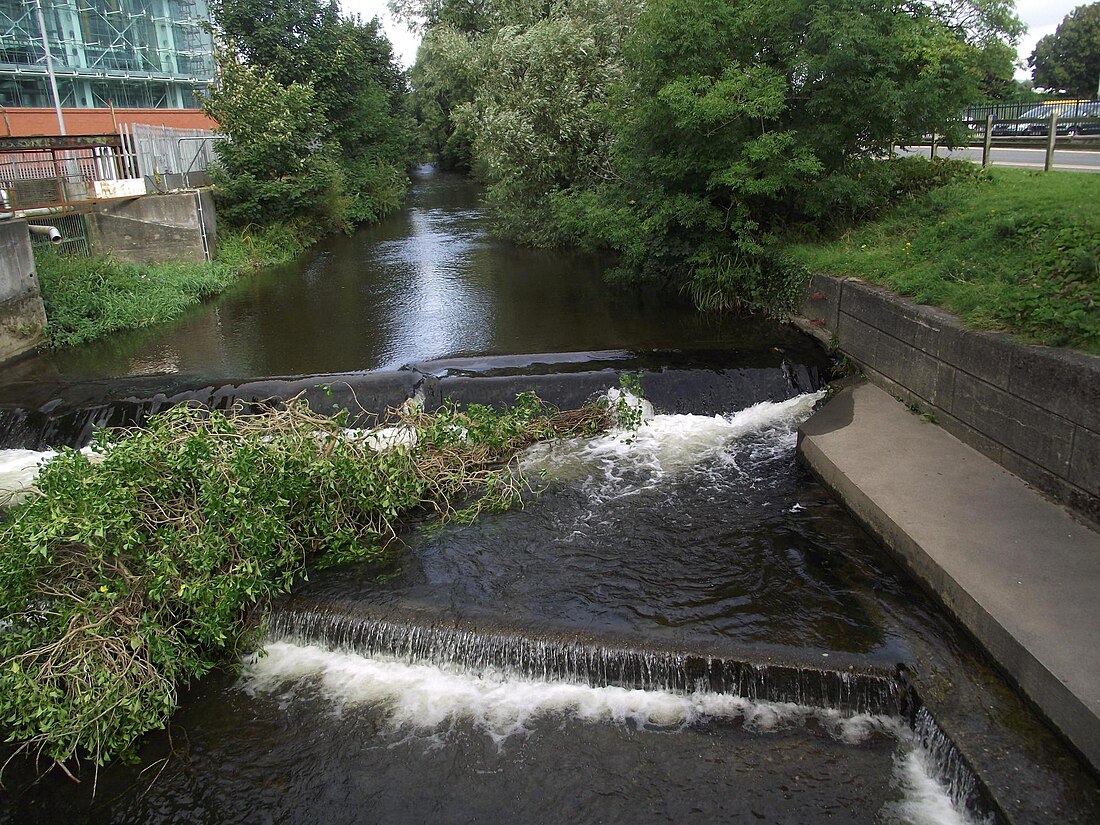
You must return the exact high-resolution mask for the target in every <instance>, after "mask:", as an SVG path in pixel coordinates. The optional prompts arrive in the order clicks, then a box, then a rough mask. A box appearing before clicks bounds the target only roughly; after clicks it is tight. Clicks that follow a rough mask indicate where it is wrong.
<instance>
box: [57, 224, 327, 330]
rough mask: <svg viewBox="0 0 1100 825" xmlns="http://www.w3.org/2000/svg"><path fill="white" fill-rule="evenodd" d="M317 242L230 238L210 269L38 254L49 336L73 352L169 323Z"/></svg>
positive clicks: (251, 235) (258, 234)
mask: <svg viewBox="0 0 1100 825" xmlns="http://www.w3.org/2000/svg"><path fill="white" fill-rule="evenodd" d="M313 240H314V239H313V238H310V237H307V236H306V234H305V233H304V232H302V231H300V230H296V229H293V228H291V227H288V226H284V225H275V226H268V227H262V228H261V227H248V228H245V229H243V230H238V231H234V232H227V233H225V234H223V235H222V237H220V238H219V244H218V257H217V260H215V261H213V262H211V263H171V264H130V263H122V262H119V261H115V260H112V259H111V258H109V257H108V258H78V257H69V256H65V255H60V254H58V253H57V252H55V251H54V250H53V249H52V248H50V247H36V248H35V264H36V266H37V269H38V280H39V286H40V288H41V290H42V300H43V303H44V304H45V306H46V318H47V319H48V322H47V326H46V334H47V336H48V338H49V341H50V344H51V345H52V346H54V347H70V346H76V345H78V344H84V343H87V342H89V341H94V340H95V339H97V338H102V337H103V336H105V335H110V334H111V333H114V332H119V331H122V330H127V329H137V328H139V327H147V326H152V325H153V324H159V323H163V322H164V321H169V320H171V319H173V318H175V317H177V316H179V315H180V314H181V313H182V312H183V311H184V310H185V309H187V308H188V307H190V306H193V305H195V304H197V303H199V302H200V301H203V300H205V299H206V298H209V297H211V296H212V295H217V294H218V293H219V292H222V291H223V290H225V289H226V288H227V287H228V286H229V285H230V284H232V283H233V282H234V281H235V280H237V278H239V277H240V276H241V275H242V274H243V273H245V272H250V271H252V270H254V269H256V268H258V267H261V266H272V265H275V264H279V263H285V262H287V261H290V260H293V259H294V258H295V257H297V256H298V255H300V254H301V253H302V252H303V251H304V250H305V249H306V247H307V246H308V245H309V244H310V243H312V241H313Z"/></svg>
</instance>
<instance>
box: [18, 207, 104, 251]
mask: <svg viewBox="0 0 1100 825" xmlns="http://www.w3.org/2000/svg"><path fill="white" fill-rule="evenodd" d="M27 222H28V223H29V224H32V225H34V226H52V227H54V228H55V229H56V230H57V231H58V232H60V233H61V240H60V241H50V240H49V238H46V237H44V236H43V235H41V234H37V233H33V232H32V233H31V243H33V244H34V245H35V246H53V248H54V249H56V250H57V251H58V252H60V253H61V254H62V255H72V256H76V257H84V258H87V257H89V256H90V255H91V254H92V252H91V246H90V245H89V243H88V222H87V220H86V219H85V217H84V215H82V214H79V213H69V214H67V215H39V216H35V217H32V218H28V219H27Z"/></svg>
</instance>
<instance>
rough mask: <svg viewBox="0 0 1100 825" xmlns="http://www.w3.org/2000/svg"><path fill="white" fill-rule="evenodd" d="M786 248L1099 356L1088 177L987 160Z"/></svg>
mask: <svg viewBox="0 0 1100 825" xmlns="http://www.w3.org/2000/svg"><path fill="white" fill-rule="evenodd" d="M787 252H788V254H789V257H790V259H791V260H793V261H794V262H795V263H797V264H798V265H800V266H803V267H805V268H807V269H809V270H812V271H816V272H823V273H828V274H832V275H854V276H857V277H860V278H864V279H866V280H868V281H873V282H876V283H880V284H883V285H885V286H888V287H891V288H892V289H894V290H896V291H898V292H900V293H902V294H904V295H908V296H911V297H912V298H913V299H915V300H916V301H919V302H921V303H927V304H934V305H937V306H941V307H943V308H945V309H948V310H950V311H952V312H954V313H956V314H958V315H959V316H961V317H962V319H963V320H964V321H965V322H967V323H968V324H969V325H971V326H974V327H977V328H979V329H989V330H1000V331H1006V332H1011V333H1015V334H1016V335H1018V336H1020V337H1021V338H1023V339H1025V340H1028V341H1032V342H1035V343H1041V344H1051V345H1055V346H1066V347H1073V348H1077V349H1082V350H1085V351H1087V352H1093V353H1100V175H1088V174H1078V173H1073V172H1050V173H1040V172H1030V171H1024V170H1016V169H996V170H992V171H991V172H990V174H988V175H985V176H983V178H982V179H981V180H979V181H976V182H972V181H967V182H962V183H955V184H950V185H947V186H944V187H943V188H940V189H935V190H933V191H931V192H928V193H927V194H925V195H922V196H920V197H918V198H916V199H914V200H912V201H910V202H907V203H904V204H902V205H900V206H898V207H896V208H894V209H892V210H890V211H889V212H887V213H886V214H885V215H884V217H882V219H880V220H878V221H875V222H872V223H867V224H864V225H861V226H858V227H856V228H854V229H851V230H849V231H848V232H846V233H845V234H844V235H843V236H842V237H840V238H838V239H835V240H832V241H828V242H824V243H806V244H799V245H795V246H792V247H790V248H788V250H787Z"/></svg>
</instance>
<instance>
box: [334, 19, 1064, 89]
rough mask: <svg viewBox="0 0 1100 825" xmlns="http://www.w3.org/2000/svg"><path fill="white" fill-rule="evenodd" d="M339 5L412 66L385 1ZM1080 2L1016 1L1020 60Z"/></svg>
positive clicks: (409, 38) (411, 42) (409, 41)
mask: <svg viewBox="0 0 1100 825" xmlns="http://www.w3.org/2000/svg"><path fill="white" fill-rule="evenodd" d="M340 5H341V6H342V7H343V9H344V12H345V13H347V14H359V15H361V16H363V17H366V18H370V17H375V16H377V17H381V18H382V25H383V26H384V28H385V30H386V34H387V36H388V37H389V38H390V42H391V43H393V47H394V51H395V52H396V53H397V56H398V59H399V60H400V61H401V62H402V63H403V64H404V65H405V66H411V65H412V62H413V60H415V59H416V46H417V43H418V42H419V39H418V38H417V37H415V36H414V35H412V34H410V33H409V31H408V29H406V28H405V27H404V26H403V25H401V24H400V23H397V22H395V21H394V20H393V18H391V17H390V13H389V11H388V10H387V8H386V0H340ZM1080 5H1085V4H1083V3H1081V2H1079V0H1016V9H1017V12H1018V13H1019V15H1020V19H1021V20H1023V21H1024V23H1025V24H1026V25H1027V28H1028V31H1027V34H1025V35H1024V37H1023V39H1022V40H1021V41H1020V60H1021V61H1024V62H1026V61H1027V56H1028V55H1029V54H1031V52H1032V50H1033V49H1034V48H1035V42H1036V41H1037V40H1038V39H1039V38H1040V37H1043V36H1044V35H1048V34H1051V33H1053V32H1054V30H1055V29H1056V28H1058V24H1059V23H1061V22H1062V18H1063V17H1065V16H1066V15H1067V14H1069V13H1070V12H1071V11H1073V10H1074V9H1075V8H1077V7H1078V6H1080ZM1016 76H1017V77H1018V78H1020V79H1023V78H1026V77H1028V76H1029V75H1028V72H1027V71H1026V70H1019V71H1017V73H1016Z"/></svg>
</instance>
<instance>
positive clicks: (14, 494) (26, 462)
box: [0, 447, 102, 506]
mask: <svg viewBox="0 0 1100 825" xmlns="http://www.w3.org/2000/svg"><path fill="white" fill-rule="evenodd" d="M80 452H81V453H83V454H84V455H86V456H88V460H89V461H96V460H102V454H101V453H95V452H92V448H91V447H85V448H84V449H82V450H81V451H80ZM56 456H57V451H56V450H0V506H9V505H12V504H18V503H19V502H20V501H22V500H23V499H25V498H26V497H27V495H28V494H29V493H30V492H31V491H32V490H34V482H35V480H37V478H38V473H39V472H41V470H42V468H43V467H44V466H45V465H46V463H47V462H49V461H50V460H51V459H53V458H55V457H56Z"/></svg>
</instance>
